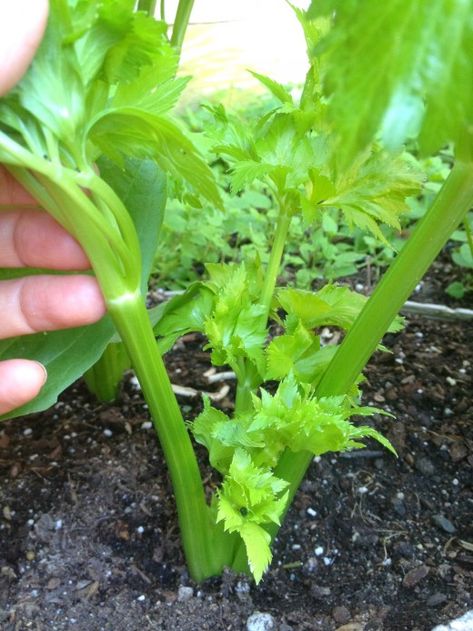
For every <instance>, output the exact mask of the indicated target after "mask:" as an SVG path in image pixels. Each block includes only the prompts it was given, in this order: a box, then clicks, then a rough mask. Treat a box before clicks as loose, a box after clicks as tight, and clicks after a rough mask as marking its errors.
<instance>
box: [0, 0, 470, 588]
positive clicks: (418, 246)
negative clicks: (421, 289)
mask: <svg viewBox="0 0 473 631" xmlns="http://www.w3.org/2000/svg"><path fill="white" fill-rule="evenodd" d="M191 4H192V3H191V2H185V1H183V2H181V8H182V15H183V16H184V17H183V18H182V20H183V22H182V23H184V22H185V21H186V20H187V19H188V12H187V9H188V8H189V7H190V6H191ZM472 4H473V3H472V2H471V1H468V0H453V1H452V0H436V1H435V2H428V3H427V1H426V0H425V1H424V0H423V1H422V2H420V3H417V5H416V8H415V9H414V8H411V7H406V5H405V3H404V2H402V0H390V2H387V3H385V4H384V5H383V7H380V5H379V3H374V2H371V1H370V2H361V1H357V0H352V1H350V2H341V1H339V0H319V1H318V2H317V3H314V5H313V7H311V9H310V10H309V12H307V13H305V12H302V11H296V13H297V15H298V17H299V19H300V21H301V23H302V26H303V28H304V32H305V35H306V39H307V44H308V53H309V61H310V68H309V72H308V74H307V80H306V83H305V85H304V89H303V91H302V95H301V98H300V100H299V101H296V100H295V99H293V97H292V96H291V94H290V93H289V92H288V91H287V90H285V89H284V88H283V87H282V86H280V85H279V84H277V83H276V82H274V81H272V80H271V79H269V78H268V77H264V76H261V75H255V76H256V77H257V78H258V79H259V80H260V81H261V82H262V83H263V84H264V85H265V86H266V87H267V88H268V89H269V90H270V91H271V92H272V93H273V95H274V96H275V97H276V98H277V99H278V100H279V101H280V106H279V107H278V108H276V109H275V110H274V111H273V112H270V113H269V114H267V115H266V116H264V117H263V118H262V119H261V120H260V121H259V122H258V124H257V125H256V127H255V128H254V129H252V130H249V129H247V128H245V127H244V126H242V125H239V124H238V123H237V122H235V121H233V120H231V119H230V118H229V117H227V115H226V113H225V112H224V110H223V108H220V107H218V108H215V110H214V112H215V117H216V124H215V129H214V130H213V131H214V136H215V140H216V142H215V151H216V152H218V153H219V154H220V155H221V156H223V157H224V158H225V160H227V161H228V163H229V164H230V166H231V169H232V188H233V190H234V192H238V191H239V190H241V189H243V188H244V187H245V186H246V185H247V184H248V183H250V182H252V181H253V180H255V179H258V180H260V181H261V182H263V183H264V185H265V186H267V188H268V190H269V191H270V193H271V197H272V200H273V202H274V204H275V207H276V208H277V211H278V221H277V225H276V226H275V229H274V235H273V244H272V249H271V252H270V255H269V263H268V265H267V266H266V268H263V266H262V265H261V263H260V261H259V260H254V261H249V262H246V263H245V264H244V265H232V264H227V265H216V264H213V265H208V266H207V269H208V276H209V278H208V280H207V281H204V282H202V283H195V284H193V285H192V286H191V287H189V289H188V290H187V292H186V293H185V294H184V296H179V297H177V298H175V299H173V300H171V301H170V302H169V303H167V304H165V305H163V306H161V307H159V308H158V309H157V310H155V311H154V312H153V321H154V322H155V325H154V329H153V326H152V325H151V321H150V316H149V313H148V312H147V311H146V308H145V304H144V297H143V295H144V293H145V290H146V287H145V283H144V282H143V274H142V273H141V266H142V259H143V253H144V249H143V239H144V237H143V235H142V234H141V235H140V236H141V237H142V238H141V239H140V238H139V236H138V234H139V233H140V230H139V229H138V227H139V218H137V217H135V215H134V213H133V211H132V207H133V206H134V205H135V203H134V201H133V197H129V198H127V188H128V187H127V186H125V187H124V186H123V182H127V181H129V179H130V177H132V178H134V179H133V181H134V182H135V184H136V183H141V182H146V178H145V177H144V171H143V169H144V170H145V171H146V169H149V168H151V169H153V168H154V167H155V165H156V164H157V165H158V166H159V167H160V168H161V169H163V170H166V171H168V172H171V173H173V174H174V176H175V177H178V178H181V179H183V180H185V181H186V183H187V184H186V186H189V187H191V188H193V189H194V191H195V193H197V194H200V195H202V196H204V197H207V199H209V200H210V202H211V203H213V204H215V205H217V206H218V205H220V198H219V195H218V191H217V189H216V187H215V183H214V181H213V179H212V177H211V174H210V171H209V169H208V167H207V166H206V164H205V163H204V162H203V161H202V159H201V157H200V156H199V155H198V153H197V152H196V151H195V149H194V147H193V146H192V144H191V143H190V142H189V140H188V139H187V138H186V137H185V136H184V135H183V134H182V132H181V131H180V129H179V128H178V126H177V125H176V124H175V123H174V122H173V121H172V120H171V118H170V117H169V114H168V112H169V110H170V109H171V107H172V106H173V104H174V103H175V101H176V99H177V97H178V96H179V93H180V92H181V90H182V89H183V87H184V85H185V80H182V79H176V77H175V70H176V64H177V53H176V52H175V50H174V49H173V48H172V47H171V46H168V45H167V44H166V41H165V35H164V32H165V26H164V25H163V24H161V23H159V22H155V21H154V20H153V19H152V18H151V17H149V16H148V15H146V13H145V12H142V11H138V12H135V11H134V5H135V2H133V1H131V0H109V1H106V0H93V1H92V2H90V1H88V2H85V1H83V2H82V1H79V2H77V1H76V0H51V16H50V22H49V26H48V30H47V33H46V37H45V40H44V42H43V45H42V47H41V49H40V51H39V53H38V55H37V57H36V59H35V61H34V63H33V65H32V67H31V69H30V71H29V73H28V74H27V76H26V77H25V78H24V80H23V81H22V82H21V83H20V85H19V86H18V87H17V88H16V89H15V90H14V91H13V92H12V93H10V94H9V95H8V96H7V97H6V98H4V99H3V100H2V101H1V102H0V161H1V162H2V163H4V164H5V165H6V166H7V168H9V169H10V171H11V172H12V173H13V174H14V175H15V176H16V177H17V178H18V180H19V181H20V182H21V183H22V184H23V185H24V186H25V187H26V188H27V189H28V190H29V191H30V192H31V193H32V194H33V195H34V196H35V197H36V198H37V199H38V201H39V202H40V203H41V205H42V206H43V207H44V208H45V209H46V210H47V211H48V212H49V213H50V214H51V215H52V216H53V217H55V218H56V219H57V221H59V222H60V223H61V224H62V225H63V226H64V227H65V228H66V229H67V230H69V231H70V232H71V233H72V234H73V235H74V236H75V237H76V238H77V240H78V241H79V242H80V243H81V245H82V246H83V248H84V250H85V251H86V253H87V254H88V256H89V259H90V261H91V263H92V267H93V269H94V272H95V274H96V276H97V279H98V281H99V283H100V286H101V288H102V291H103V294H104V297H105V300H106V303H107V307H108V312H109V315H110V317H111V320H112V321H113V325H114V327H115V329H116V332H117V333H118V335H119V337H120V339H121V340H122V342H123V344H124V346H125V349H126V352H127V355H128V357H129V358H130V361H131V362H132V365H133V368H134V370H135V371H136V374H137V376H138V379H139V381H140V383H141V386H142V389H143V392H144V395H145V397H146V400H147V402H148V404H149V408H150V412H151V414H152V417H153V420H154V423H155V427H156V431H157V434H158V436H159V440H160V443H161V445H162V448H163V451H164V454H165V457H166V460H167V462H168V466H169V470H170V474H171V479H172V483H173V487H174V491H175V496H176V502H177V508H178V514H179V522H180V526H181V532H182V539H183V546H184V551H185V554H186V558H187V561H188V564H189V569H190V572H191V574H192V576H193V577H194V578H195V579H196V580H200V579H203V578H205V577H207V576H211V575H213V574H216V573H219V572H220V571H222V569H223V567H224V566H228V565H229V566H232V567H233V568H235V569H241V570H248V569H249V570H250V571H251V572H252V574H253V575H254V577H255V579H256V580H257V581H258V580H260V579H261V577H262V575H263V572H264V570H265V569H266V567H267V566H268V564H269V562H270V559H271V551H270V543H271V538H272V536H274V534H275V532H276V530H277V528H278V526H279V524H280V521H281V518H282V517H283V515H284V512H285V511H286V510H287V508H288V506H289V502H290V499H291V497H292V496H293V494H294V493H295V491H296V489H297V486H298V484H299V482H300V480H301V478H302V476H303V474H304V472H305V470H306V468H307V465H308V464H309V462H310V460H311V458H312V456H313V455H314V454H316V455H319V454H323V453H326V452H328V451H338V450H344V449H352V448H357V447H360V446H361V444H362V443H361V442H360V441H361V439H363V437H372V438H375V439H376V440H378V441H380V442H381V443H382V444H383V445H384V446H386V447H387V448H388V449H392V447H391V446H390V445H389V443H388V441H386V439H384V438H383V437H382V436H380V435H379V434H378V432H376V430H374V429H373V428H371V427H365V426H359V425H355V424H353V423H352V422H351V421H350V418H351V417H352V416H353V415H355V414H356V415H362V416H364V415H369V414H371V413H372V412H373V411H374V410H373V409H368V408H366V407H363V406H361V405H360V403H359V394H360V393H359V382H360V379H361V377H360V373H361V371H362V370H363V368H364V366H365V364H366V361H367V360H368V358H369V357H370V355H371V354H372V353H373V352H374V351H375V350H376V348H378V347H379V344H380V341H381V339H382V336H383V334H384V333H385V332H386V331H387V330H393V331H395V330H398V329H399V327H400V322H399V320H398V319H397V318H396V314H397V312H398V311H399V309H400V307H401V306H402V304H403V302H404V301H405V299H406V298H407V296H408V295H409V293H410V292H411V291H412V288H413V287H414V286H415V284H416V283H417V282H418V281H419V279H420V278H421V276H422V274H423V273H424V272H425V270H426V269H427V267H428V265H429V264H430V263H431V261H432V260H433V258H434V257H435V256H436V254H437V252H438V251H439V250H440V248H441V247H442V245H443V244H444V242H445V241H446V240H447V239H448V237H449V235H450V233H451V231H452V230H453V229H454V228H455V227H456V226H457V225H458V224H459V223H460V222H461V221H462V219H463V217H464V216H465V213H466V212H467V211H468V209H469V207H470V206H471V204H472V203H473V144H472V142H471V128H472V122H473V121H472V118H471V117H472V111H473V94H472V93H471V86H472V85H473V69H472V66H471V64H470V61H469V52H470V50H471V49H472V46H473V11H472V8H473V7H472ZM154 7H155V3H154V2H152V1H150V0H148V1H147V0H142V2H140V3H139V8H141V9H145V10H146V11H150V10H152V9H154ZM380 32H381V33H382V34H383V37H382V38H381V37H380ZM400 32H402V33H403V34H404V35H405V37H404V38H400V37H399V33H400ZM174 39H175V42H174V43H175V44H176V45H177V46H180V44H181V43H182V32H181V30H180V29H179V28H178V29H177V31H176V36H175V38H174ZM373 69H375V71H373ZM459 77H461V81H459V80H457V78H459ZM439 86H440V88H439ZM451 96H453V97H454V99H453V103H454V106H452V107H447V105H448V104H449V98H450V97H451ZM407 137H418V139H419V148H420V150H421V151H423V152H424V153H428V152H431V151H434V150H436V149H437V148H439V147H440V146H441V145H442V144H443V143H445V142H447V141H450V142H452V143H453V144H454V147H455V156H456V161H455V165H454V167H453V169H452V171H451V173H450V175H449V176H448V178H447V181H446V183H445V185H444V187H443V188H442V189H441V191H440V193H439V194H438V196H437V198H436V200H435V201H434V203H433V205H432V207H431V208H430V209H429V211H428V212H427V213H426V215H425V216H424V218H423V219H422V220H421V221H420V222H419V225H418V226H417V228H416V230H415V232H414V233H413V234H412V236H411V238H410V239H409V240H408V242H407V244H406V245H405V247H404V248H403V250H402V251H401V252H400V253H399V254H398V256H397V257H396V259H395V260H394V263H393V265H392V267H391V268H390V270H389V271H388V272H387V274H386V275H385V277H384V278H383V279H382V281H381V282H380V284H379V286H378V287H377V288H376V291H375V293H374V294H373V296H372V297H371V298H369V299H366V298H365V297H364V296H360V295H358V294H356V293H354V292H352V291H350V290H348V289H347V288H345V287H337V286H333V285H327V286H325V287H324V288H322V289H321V290H319V291H318V292H315V293H311V292H304V291H300V290H295V289H292V288H278V287H277V277H278V271H279V267H280V263H281V258H282V255H283V251H284V245H285V242H286V236H287V231H288V228H289V226H290V222H291V220H292V218H293V217H294V216H295V214H297V213H301V214H302V216H303V217H304V220H305V221H306V222H307V223H308V224H310V223H311V222H312V221H313V220H314V219H317V218H318V217H319V216H320V215H321V214H322V213H324V212H325V210H326V209H331V211H333V209H335V210H336V211H337V212H340V213H341V214H342V215H343V216H344V217H345V219H346V221H347V223H348V224H350V225H357V226H359V227H361V228H363V229H365V230H369V231H371V232H372V233H373V234H374V235H376V236H378V237H379V238H382V233H381V231H380V229H379V224H380V223H386V224H388V225H390V226H393V227H397V226H398V225H399V219H398V218H399V215H400V214H401V213H402V212H404V210H405V209H406V203H405V198H406V197H407V196H409V195H413V194H417V192H418V190H419V188H420V184H421V181H420V179H421V178H420V174H419V173H418V172H417V170H416V168H415V167H414V166H413V164H412V161H411V160H409V157H408V156H407V155H406V154H405V153H403V151H402V144H403V142H404V140H405V139H406V138H407ZM389 151H390V152H391V153H389ZM129 156H133V160H132V161H131V162H130V159H129ZM97 162H98V164H99V166H100V175H98V174H97V171H96V168H95V164H96V163H97ZM150 165H152V166H150ZM147 184H148V185H149V186H150V189H149V190H152V185H151V182H150V179H149V178H148V180H147ZM135 201H136V200H135ZM142 202H143V203H142V204H141V205H146V203H147V200H146V199H144V200H142ZM127 204H128V207H127ZM144 276H146V274H144ZM270 320H273V321H275V322H277V323H278V325H279V327H280V329H281V331H282V332H281V333H280V334H279V335H276V336H274V337H273V339H271V341H268V324H269V322H270ZM326 325H331V326H336V327H338V328H339V329H341V330H343V331H344V332H345V333H346V335H345V338H344V340H343V342H342V343H341V344H340V345H339V346H338V347H337V346H332V347H323V346H322V345H321V340H320V337H319V335H318V334H317V331H318V329H319V328H320V327H321V326H326ZM188 331H200V332H202V333H203V334H204V335H205V336H206V337H207V340H208V348H209V349H210V350H211V359H212V362H213V363H214V364H215V365H230V366H231V367H232V368H233V370H234V371H235V373H236V375H237V378H238V390H237V400H236V406H235V411H234V414H233V415H232V416H231V417H230V416H228V415H226V414H225V413H224V412H222V411H221V410H218V409H216V408H214V407H212V406H211V404H210V402H209V401H207V400H206V401H205V404H204V410H203V412H202V413H201V414H200V415H199V416H198V417H197V418H196V419H194V421H193V422H192V423H190V429H191V430H192V433H193V435H194V437H195V439H196V441H197V442H199V443H201V444H203V445H205V446H206V447H207V449H208V451H209V459H210V463H211V464H212V466H214V467H215V468H216V469H217V471H218V472H219V474H220V475H221V478H222V483H221V485H220V488H219V489H218V490H217V492H216V493H215V494H214V496H213V498H212V500H211V502H210V503H209V504H208V503H207V501H206V498H205V495H204V490H203V485H202V482H201V478H200V473H199V469H198V465H197V461H196V457H195V455H194V451H193V448H192V444H191V441H190V438H189V435H188V432H187V428H186V425H185V423H184V421H183V418H182V415H181V412H180V410H179V407H178V404H177V402H176V399H175V397H174V395H173V393H172V389H171V385H170V383H169V378H168V376H167V374H166V371H165V368H164V364H163V361H162V357H161V353H164V352H166V351H167V350H168V349H169V348H170V347H171V346H172V344H173V343H174V341H175V340H176V339H178V338H179V336H181V335H182V334H184V333H186V332H188ZM112 334H113V330H112ZM155 337H157V340H158V343H157V344H156V340H155ZM50 339H51V338H50ZM109 339H110V336H109V337H108V338H107V341H109ZM23 344H24V347H25V346H28V344H27V343H26V344H25V343H23ZM35 344H36V346H35ZM37 344H38V341H37V340H36V341H35V342H34V343H33V344H32V346H33V347H34V348H38V347H37ZM47 344H48V340H46V346H47ZM14 350H15V344H14V343H12V344H6V345H0V351H3V353H4V354H5V355H8V353H11V352H14ZM91 363H92V362H90V363H89V364H88V366H87V368H88V367H89V366H90V364H91ZM268 381H276V382H277V387H276V389H275V391H270V390H269V389H268V388H267V387H266V386H265V383H266V382H268ZM43 404H44V402H43ZM378 411H379V410H378Z"/></svg>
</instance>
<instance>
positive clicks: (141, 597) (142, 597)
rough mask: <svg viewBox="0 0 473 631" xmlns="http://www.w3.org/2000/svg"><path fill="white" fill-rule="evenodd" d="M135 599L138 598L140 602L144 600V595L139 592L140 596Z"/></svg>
mask: <svg viewBox="0 0 473 631" xmlns="http://www.w3.org/2000/svg"><path fill="white" fill-rule="evenodd" d="M136 600H139V601H140V602H141V603H142V602H143V600H146V596H145V595H144V594H141V596H138V598H137V599H136Z"/></svg>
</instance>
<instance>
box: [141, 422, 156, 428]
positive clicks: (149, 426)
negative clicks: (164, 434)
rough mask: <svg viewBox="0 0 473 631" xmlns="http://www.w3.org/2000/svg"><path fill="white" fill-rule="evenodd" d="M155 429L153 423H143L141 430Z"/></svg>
mask: <svg viewBox="0 0 473 631" xmlns="http://www.w3.org/2000/svg"><path fill="white" fill-rule="evenodd" d="M152 427H153V423H152V422H151V421H145V422H144V423H141V429H151V428H152Z"/></svg>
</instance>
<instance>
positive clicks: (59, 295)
mask: <svg viewBox="0 0 473 631" xmlns="http://www.w3.org/2000/svg"><path fill="white" fill-rule="evenodd" d="M104 313H105V303H104V300H103V298H102V294H101V292H100V289H99V287H98V284H97V282H96V280H95V279H94V278H92V277H90V276H82V275H77V276H29V277H27V278H20V279H17V280H8V281H3V282H2V283H0V314H1V318H0V339H3V338H8V337H15V336H17V335H25V334H29V333H37V332H39V331H52V330H54V329H65V328H70V327H75V326H82V325H85V324H92V323H93V322H96V321H97V320H99V319H100V318H101V317H102V316H103V315H104ZM5 314H7V315H6V317H5ZM0 398H1V397H0Z"/></svg>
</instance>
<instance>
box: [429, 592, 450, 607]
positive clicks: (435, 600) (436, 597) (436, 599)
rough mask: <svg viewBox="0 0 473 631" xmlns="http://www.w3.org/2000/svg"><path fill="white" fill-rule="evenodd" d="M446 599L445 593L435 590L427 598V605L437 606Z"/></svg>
mask: <svg viewBox="0 0 473 631" xmlns="http://www.w3.org/2000/svg"><path fill="white" fill-rule="evenodd" d="M446 600H447V597H446V595H445V594H442V593H441V592H436V593H435V594H432V596H431V597H430V598H428V599H427V605H428V606H429V607H438V606H439V605H442V604H443V603H444V602H445V601H446Z"/></svg>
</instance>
